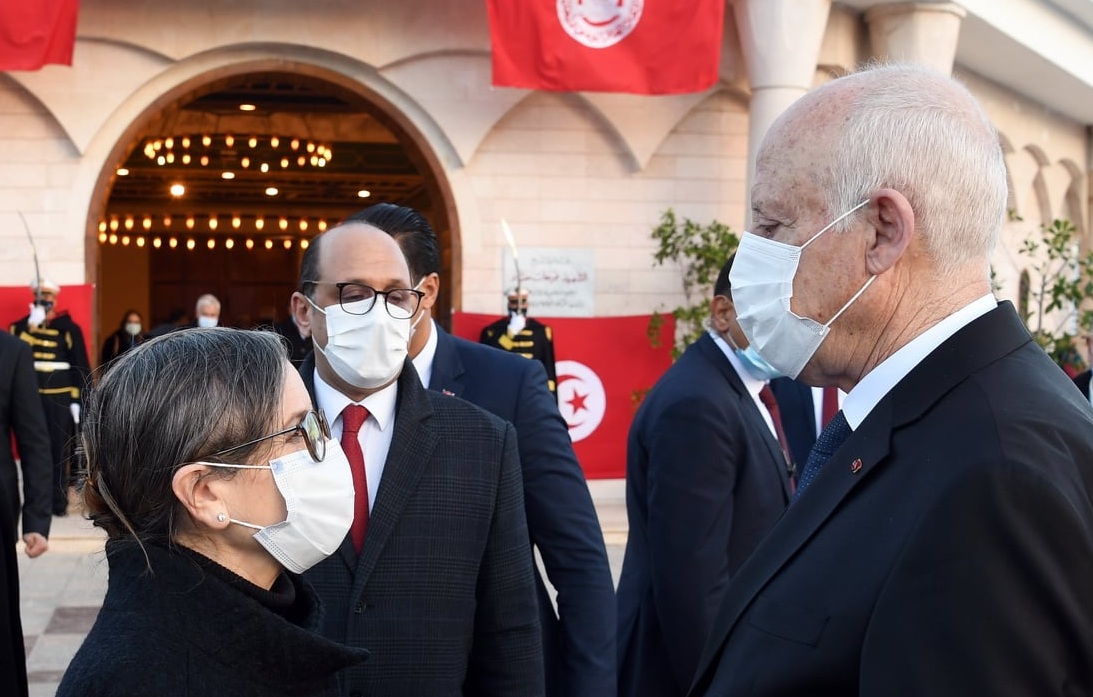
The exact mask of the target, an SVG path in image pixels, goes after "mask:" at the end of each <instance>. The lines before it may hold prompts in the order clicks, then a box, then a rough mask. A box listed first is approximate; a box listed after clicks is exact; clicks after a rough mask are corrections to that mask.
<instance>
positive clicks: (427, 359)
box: [413, 317, 440, 387]
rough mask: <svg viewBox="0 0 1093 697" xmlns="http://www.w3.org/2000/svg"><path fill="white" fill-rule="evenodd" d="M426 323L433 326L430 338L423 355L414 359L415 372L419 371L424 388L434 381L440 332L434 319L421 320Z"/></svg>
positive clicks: (424, 347) (422, 349)
mask: <svg viewBox="0 0 1093 697" xmlns="http://www.w3.org/2000/svg"><path fill="white" fill-rule="evenodd" d="M426 322H429V323H430V324H432V326H431V327H429V338H428V339H427V340H426V341H425V345H424V346H422V347H421V353H419V354H418V355H416V356H414V358H413V363H414V370H416V371H417V374H418V377H420V378H421V384H422V385H423V386H424V387H428V386H429V381H430V380H432V379H433V359H434V358H436V346H437V342H438V341H439V340H438V339H437V338H436V335H437V332H439V331H440V328H439V327H438V326H437V324H436V322H435V321H433V318H432V317H425V318H424V319H422V320H421V324H425V323H426ZM421 324H419V325H418V329H417V331H421Z"/></svg>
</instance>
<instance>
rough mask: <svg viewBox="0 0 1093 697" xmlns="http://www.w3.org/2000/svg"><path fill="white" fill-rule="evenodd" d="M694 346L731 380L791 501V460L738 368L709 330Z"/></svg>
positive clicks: (784, 492) (737, 396) (744, 410)
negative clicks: (773, 432) (788, 468)
mask: <svg viewBox="0 0 1093 697" xmlns="http://www.w3.org/2000/svg"><path fill="white" fill-rule="evenodd" d="M695 346H696V347H697V348H698V349H699V351H701V353H702V356H703V357H704V358H705V359H706V360H708V361H710V363H712V364H713V365H714V366H716V367H717V370H718V372H720V373H721V375H722V376H724V378H725V380H726V381H728V383H729V385H730V386H731V387H732V389H733V390H734V391H735V392H736V399H737V400H738V401H739V411H740V413H741V414H743V415H744V418H745V419H747V420H748V423H747V428H748V429H749V430H750V431H751V432H752V433H754V434H757V435H758V436H759V437H760V438H761V439H762V441H763V445H764V446H765V447H766V449H767V452H768V453H770V459H769V462H770V464H771V466H773V467H775V468H776V469H777V473H778V481H779V482H781V483H782V493H783V494H784V495H785V497H786V501H789V497H790V495H791V492H790V490H789V475H788V472H787V464H788V463H786V456H785V455H784V454H783V453H782V446H781V445H779V443H778V439H777V438H776V437H775V436H774V435H773V434H771V432H770V428H769V427H768V426H767V422H766V421H765V420H764V419H763V415H762V414H761V413H760V412H759V407H758V406H756V404H755V400H754V399H752V396H751V393H749V392H748V390H747V388H746V387H744V381H743V380H741V379H740V376H739V375H737V373H736V369H735V368H733V366H732V363H730V362H729V359H728V358H726V357H725V354H724V353H723V352H722V351H721V349H720V348H719V347H718V345H717V344H716V343H715V342H714V340H713V338H711V337H710V335H709V334H705V335H703V336H702V338H701V339H699V340H698V341H697V342H696V343H695Z"/></svg>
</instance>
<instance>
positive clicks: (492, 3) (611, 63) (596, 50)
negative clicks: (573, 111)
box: [486, 0, 725, 94]
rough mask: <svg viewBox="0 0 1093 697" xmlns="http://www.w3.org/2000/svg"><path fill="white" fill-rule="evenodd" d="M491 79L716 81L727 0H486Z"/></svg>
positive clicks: (703, 85) (551, 84)
mask: <svg viewBox="0 0 1093 697" xmlns="http://www.w3.org/2000/svg"><path fill="white" fill-rule="evenodd" d="M486 4H487V9H488V11H489V20H490V41H491V44H492V49H493V50H492V54H493V84H494V85H495V86H497V87H526V88H530V89H539V90H558V91H569V92H576V91H588V92H630V93H634V94H680V93H685V92H701V91H702V90H705V89H708V88H710V87H711V86H713V85H714V83H716V82H717V79H718V66H719V64H720V60H721V33H722V26H723V20H724V14H725V0H486Z"/></svg>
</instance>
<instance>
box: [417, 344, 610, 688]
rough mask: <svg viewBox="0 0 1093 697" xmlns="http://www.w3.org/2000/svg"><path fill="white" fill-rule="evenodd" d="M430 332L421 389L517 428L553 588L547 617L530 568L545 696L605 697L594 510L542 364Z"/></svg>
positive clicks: (605, 631) (606, 604) (599, 538)
mask: <svg viewBox="0 0 1093 697" xmlns="http://www.w3.org/2000/svg"><path fill="white" fill-rule="evenodd" d="M433 330H434V331H435V332H436V333H437V346H436V355H435V356H434V357H433V365H432V377H431V378H430V381H429V388H430V389H432V390H437V391H443V392H448V393H450V394H454V395H455V396H456V397H461V398H463V399H465V400H467V401H468V402H471V403H472V404H475V405H477V406H479V407H482V408H483V409H485V410H487V411H489V412H491V413H493V414H496V415H497V416H499V417H501V418H502V419H505V420H506V421H510V422H512V424H513V425H514V426H515V427H516V435H517V441H518V443H519V449H520V466H521V468H522V470H523V475H524V508H525V510H526V512H527V519H528V533H529V534H530V536H531V542H532V544H534V545H535V546H536V547H538V548H539V554H540V556H541V557H542V560H543V566H544V567H545V569H546V573H547V577H548V578H549V579H550V582H551V584H552V585H553V586H554V588H555V589H556V590H557V591H558V613H557V614H556V613H555V612H554V605H553V604H552V603H551V600H550V595H549V594H548V593H547V589H546V586H545V585H544V584H543V580H542V578H540V577H539V575H538V574H536V576H535V579H536V581H537V584H536V585H537V586H538V591H539V621H540V623H541V624H542V629H543V652H544V658H545V663H546V669H547V672H546V675H547V694H548V695H557V696H558V697H603V696H604V695H608V696H613V695H614V694H615V689H616V688H615V586H614V581H612V579H611V567H610V565H609V563H608V561H607V550H606V548H605V547H604V542H603V531H602V529H601V528H600V523H599V519H598V518H597V517H596V508H595V506H594V505H593V504H592V496H591V495H590V494H589V492H588V484H587V483H586V482H585V478H584V472H583V471H582V470H581V466H580V464H579V463H578V462H577V456H576V455H575V454H574V453H573V443H572V441H571V440H570V438H569V432H568V429H567V427H566V423H565V420H564V419H562V416H561V414H560V413H559V411H558V403H557V402H556V401H555V399H554V395H552V394H551V393H550V391H549V390H548V389H547V384H546V375H545V374H544V372H543V367H542V365H540V364H539V362H538V361H531V360H528V359H526V358H523V357H521V356H516V355H513V354H510V353H507V352H505V351H499V350H497V349H494V348H491V347H488V346H483V345H481V344H476V343H473V342H470V341H466V340H464V339H460V338H457V337H453V336H452V335H451V334H448V333H447V332H445V331H444V330H443V329H441V328H440V327H439V326H438V325H436V324H435V323H434V324H433ZM559 616H560V619H559Z"/></svg>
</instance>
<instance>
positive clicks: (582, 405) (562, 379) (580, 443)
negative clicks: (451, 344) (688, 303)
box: [452, 312, 675, 479]
mask: <svg viewBox="0 0 1093 697" xmlns="http://www.w3.org/2000/svg"><path fill="white" fill-rule="evenodd" d="M496 319H497V317H496V316H495V315H480V314H471V313H466V312H455V313H452V333H453V334H455V335H456V336H461V337H463V338H465V339H468V340H470V341H478V335H479V334H480V333H481V331H482V328H483V327H485V326H486V325H487V324H489V323H490V322H493V321H494V320H496ZM536 319H538V320H539V321H540V322H542V323H543V324H545V325H547V326H549V327H550V328H551V329H552V330H553V331H552V333H553V336H554V357H555V371H556V372H557V374H558V393H557V394H558V409H559V411H561V413H562V417H563V418H564V419H565V420H566V423H567V424H568V425H569V437H570V438H571V439H572V440H573V450H574V452H576V454H577V460H578V461H580V463H581V468H582V469H583V470H584V474H585V477H587V478H588V479H621V478H623V477H625V476H626V436H627V433H629V431H630V422H631V421H632V420H633V418H634V413H635V412H636V411H637V408H638V404H640V403H641V400H642V399H643V398H644V397H645V393H646V392H648V391H649V389H650V388H651V387H652V386H653V385H654V384H655V383H656V381H657V379H658V378H659V377H660V376H661V375H662V374H663V373H664V371H665V370H667V369H668V366H670V365H671V364H672V355H671V350H672V336H673V335H674V333H675V325H674V323H673V322H672V321H671V320H672V318H671V316H670V315H669V316H668V317H667V318H666V319H667V320H668V321H666V322H664V324H662V325H661V326H660V336H659V343H658V345H657V346H656V347H654V346H652V344H651V343H650V341H649V335H648V331H649V316H648V315H638V316H629V317H539V316H536ZM604 347H612V350H605V349H604ZM620 347H622V350H620Z"/></svg>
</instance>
